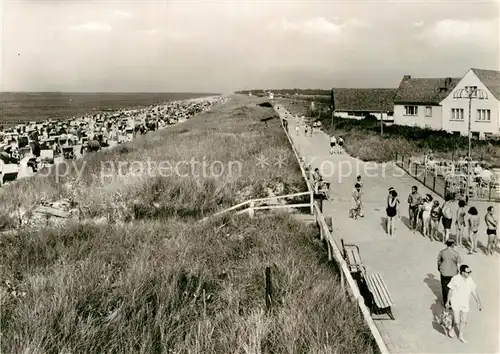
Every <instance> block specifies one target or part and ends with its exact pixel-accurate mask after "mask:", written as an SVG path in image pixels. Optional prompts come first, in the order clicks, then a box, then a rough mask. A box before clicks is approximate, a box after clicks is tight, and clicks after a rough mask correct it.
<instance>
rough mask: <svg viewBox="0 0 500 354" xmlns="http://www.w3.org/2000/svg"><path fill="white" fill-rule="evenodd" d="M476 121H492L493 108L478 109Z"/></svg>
mask: <svg viewBox="0 0 500 354" xmlns="http://www.w3.org/2000/svg"><path fill="white" fill-rule="evenodd" d="M476 121H480V122H490V121H491V110H489V109H478V110H477V114H476Z"/></svg>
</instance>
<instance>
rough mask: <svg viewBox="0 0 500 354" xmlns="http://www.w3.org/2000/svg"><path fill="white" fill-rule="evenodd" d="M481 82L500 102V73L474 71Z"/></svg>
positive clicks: (481, 70) (482, 70) (494, 71)
mask: <svg viewBox="0 0 500 354" xmlns="http://www.w3.org/2000/svg"><path fill="white" fill-rule="evenodd" d="M472 71H473V72H474V74H476V76H477V77H478V79H479V80H481V82H482V83H483V84H484V86H486V87H487V88H488V90H490V92H491V94H492V95H493V96H495V98H496V99H497V100H500V71H496V70H484V69H474V68H473V69H472Z"/></svg>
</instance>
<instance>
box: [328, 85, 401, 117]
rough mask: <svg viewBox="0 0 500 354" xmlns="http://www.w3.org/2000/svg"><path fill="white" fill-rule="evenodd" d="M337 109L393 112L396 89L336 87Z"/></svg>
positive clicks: (334, 91) (334, 94)
mask: <svg viewBox="0 0 500 354" xmlns="http://www.w3.org/2000/svg"><path fill="white" fill-rule="evenodd" d="M332 91H333V98H334V100H335V110H336V111H345V112H347V111H364V112H379V111H384V112H393V111H394V102H393V98H394V94H395V93H396V89H387V88H363V89H353V88H334V89H332Z"/></svg>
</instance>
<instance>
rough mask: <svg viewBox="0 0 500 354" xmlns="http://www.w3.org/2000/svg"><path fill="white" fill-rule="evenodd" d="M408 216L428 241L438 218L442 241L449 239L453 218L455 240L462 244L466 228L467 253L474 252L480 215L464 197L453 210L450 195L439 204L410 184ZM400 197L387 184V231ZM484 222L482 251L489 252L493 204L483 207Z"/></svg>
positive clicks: (494, 230)
mask: <svg viewBox="0 0 500 354" xmlns="http://www.w3.org/2000/svg"><path fill="white" fill-rule="evenodd" d="M407 202H408V219H409V227H410V229H411V230H412V231H413V232H417V231H420V232H421V233H422V235H423V236H425V237H428V238H429V239H430V240H431V241H434V240H435V239H436V238H437V233H438V228H439V222H440V221H441V223H442V225H443V229H444V233H443V243H446V242H447V241H448V240H449V239H450V230H451V226H452V224H453V220H455V226H456V231H457V243H458V244H459V245H460V246H464V242H463V240H464V237H465V234H466V231H468V239H469V254H473V253H477V239H478V232H479V225H480V221H481V219H480V216H479V212H478V210H477V208H476V207H474V206H471V207H469V208H468V209H467V204H466V202H465V201H464V200H459V201H458V209H457V210H456V212H454V211H453V209H454V208H453V203H455V200H454V198H453V196H451V195H447V196H446V197H445V201H444V203H443V205H440V202H439V200H435V199H434V198H433V197H432V195H430V194H427V195H426V196H425V197H422V196H421V195H420V193H419V192H418V187H417V186H413V187H412V189H411V193H410V194H409V195H408V199H407ZM399 205H400V201H399V199H398V194H397V192H396V191H395V190H394V188H392V187H391V188H389V195H388V196H387V206H386V214H387V233H388V234H389V235H394V230H395V223H394V220H395V217H396V216H397V215H399V214H400V213H399ZM484 221H485V224H486V235H487V238H488V245H487V251H486V253H487V254H489V255H492V254H493V252H494V250H495V249H496V245H497V240H498V237H497V228H498V220H497V218H496V217H495V209H494V207H493V206H489V207H488V208H487V211H486V214H485V216H484Z"/></svg>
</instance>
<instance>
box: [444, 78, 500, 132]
mask: <svg viewBox="0 0 500 354" xmlns="http://www.w3.org/2000/svg"><path fill="white" fill-rule="evenodd" d="M472 88H477V89H478V90H482V91H483V92H485V93H486V95H487V98H486V99H475V98H473V99H472V102H471V132H472V136H473V137H475V138H479V139H484V138H489V137H493V136H499V135H500V71H494V70H482V69H470V70H469V71H467V73H466V74H465V75H464V77H463V78H462V79H460V81H459V82H458V83H457V85H456V88H455V90H459V89H466V90H469V89H472ZM441 107H442V111H443V114H442V119H443V129H444V130H446V131H448V132H450V133H455V134H461V135H465V136H467V132H468V124H469V123H468V122H469V121H468V119H469V100H468V99H464V98H461V99H457V98H453V92H451V93H450V94H448V96H446V97H445V98H444V99H443V100H442V101H441Z"/></svg>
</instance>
